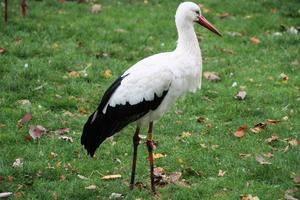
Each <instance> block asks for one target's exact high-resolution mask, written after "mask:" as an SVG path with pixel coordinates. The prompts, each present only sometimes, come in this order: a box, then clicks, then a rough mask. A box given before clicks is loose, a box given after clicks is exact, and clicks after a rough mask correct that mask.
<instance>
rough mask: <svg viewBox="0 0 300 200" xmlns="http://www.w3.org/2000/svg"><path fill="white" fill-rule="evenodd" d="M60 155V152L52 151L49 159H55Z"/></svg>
mask: <svg viewBox="0 0 300 200" xmlns="http://www.w3.org/2000/svg"><path fill="white" fill-rule="evenodd" d="M57 156H58V154H57V153H54V152H50V154H49V156H48V157H49V159H50V160H53V159H54V158H56V157H57Z"/></svg>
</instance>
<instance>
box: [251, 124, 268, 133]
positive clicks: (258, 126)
mask: <svg viewBox="0 0 300 200" xmlns="http://www.w3.org/2000/svg"><path fill="white" fill-rule="evenodd" d="M266 126H267V124H266V123H264V122H260V123H258V124H256V125H255V126H254V127H253V128H250V131H251V132H253V133H259V132H261V131H262V130H263V129H264V128H266Z"/></svg>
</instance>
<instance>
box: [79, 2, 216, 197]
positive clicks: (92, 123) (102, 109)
mask: <svg viewBox="0 0 300 200" xmlns="http://www.w3.org/2000/svg"><path fill="white" fill-rule="evenodd" d="M175 22H176V27H177V31H178V42H177V47H176V49H175V50H174V51H172V52H166V53H159V54H156V55H153V56H150V57H147V58H145V59H143V60H141V61H139V62H138V63H136V64H135V65H133V66H132V67H130V68H129V69H128V70H127V71H125V72H124V73H123V74H122V75H121V76H120V77H119V78H118V79H117V80H116V81H115V82H114V83H113V84H112V85H111V86H110V87H109V88H108V89H107V90H106V92H105V93H104V95H103V97H102V100H101V102H100V104H99V106H98V108H97V110H96V111H95V112H94V113H92V114H91V116H90V117H89V119H88V120H87V122H86V124H85V125H84V128H83V134H82V136H81V144H82V145H84V147H85V149H86V150H87V152H88V154H89V155H90V156H93V155H94V153H95V151H96V149H97V148H98V147H99V145H100V144H101V143H102V142H103V141H104V140H105V139H106V138H108V137H110V136H112V135H114V134H115V133H117V132H119V131H121V130H122V129H123V128H124V127H125V126H127V125H128V124H129V123H131V122H135V123H136V131H135V134H134V136H133V151H134V152H133V162H132V174H131V182H130V187H131V189H132V188H133V186H134V177H135V169H136V158H137V147H138V145H139V142H140V138H139V133H140V127H141V126H143V125H145V124H149V130H148V135H147V147H148V152H149V162H150V177H151V190H152V191H153V192H155V187H154V175H153V162H154V161H153V153H152V152H153V139H152V129H153V122H154V121H156V120H158V119H159V118H160V117H161V116H162V115H163V114H164V113H165V112H166V111H167V110H168V109H169V108H170V106H171V105H172V104H173V103H174V102H175V101H176V99H177V98H178V97H180V96H181V95H183V94H184V93H186V92H188V91H191V92H195V91H196V90H197V88H200V87H201V76H202V57H201V51H200V47H199V43H198V40H197V37H196V34H195V30H194V23H195V22H196V23H199V24H200V25H202V26H204V27H205V28H207V29H209V30H210V31H212V32H214V33H216V34H218V35H220V36H221V34H220V32H219V31H218V30H217V29H216V28H215V27H214V26H213V25H212V24H211V23H210V22H208V21H207V20H206V19H205V18H204V17H203V16H202V15H201V11H200V8H199V6H198V5H197V4H195V3H192V2H184V3H181V4H180V5H179V7H178V8H177V11H176V16H175Z"/></svg>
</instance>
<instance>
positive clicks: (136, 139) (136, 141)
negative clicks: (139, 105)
mask: <svg viewBox="0 0 300 200" xmlns="http://www.w3.org/2000/svg"><path fill="white" fill-rule="evenodd" d="M139 133H140V128H139V127H138V126H137V127H136V130H135V133H134V136H133V138H132V140H133V159H132V168H131V170H132V171H131V181H130V189H133V187H134V178H135V169H136V159H137V150H138V146H139V144H140V137H139Z"/></svg>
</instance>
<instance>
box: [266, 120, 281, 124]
mask: <svg viewBox="0 0 300 200" xmlns="http://www.w3.org/2000/svg"><path fill="white" fill-rule="evenodd" d="M279 122H280V120H276V119H267V124H270V125H275V124H277V123H279Z"/></svg>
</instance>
